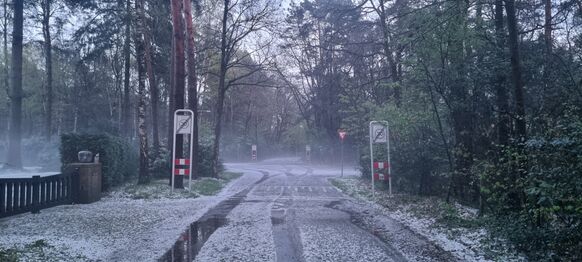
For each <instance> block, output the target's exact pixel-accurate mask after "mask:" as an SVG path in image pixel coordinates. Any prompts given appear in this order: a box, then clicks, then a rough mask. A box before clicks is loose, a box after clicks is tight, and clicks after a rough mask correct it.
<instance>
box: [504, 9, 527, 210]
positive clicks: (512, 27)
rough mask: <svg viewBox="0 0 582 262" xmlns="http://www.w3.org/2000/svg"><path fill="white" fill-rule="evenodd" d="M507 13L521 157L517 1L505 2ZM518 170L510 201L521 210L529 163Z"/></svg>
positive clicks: (522, 124)
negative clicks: (521, 182)
mask: <svg viewBox="0 0 582 262" xmlns="http://www.w3.org/2000/svg"><path fill="white" fill-rule="evenodd" d="M505 11H506V12H507V30H508V32H509V43H508V44H509V53H510V54H511V59H510V60H511V79H512V82H513V88H514V97H515V111H516V112H515V113H516V114H515V115H516V116H515V127H516V131H515V135H516V140H517V150H518V153H519V155H520V156H524V155H525V153H526V152H525V148H524V142H525V141H526V139H527V130H526V122H525V102H524V91H523V80H522V76H521V64H520V55H519V43H518V41H519V40H518V30H517V18H516V12H515V0H505ZM516 162H517V163H516V167H515V168H516V170H513V171H512V172H511V173H512V175H511V176H512V177H511V182H512V183H513V186H512V192H510V193H509V194H510V199H511V200H512V203H511V204H512V206H513V208H515V209H516V210H519V209H520V208H521V207H522V206H523V201H524V198H525V197H524V196H523V190H522V188H519V187H518V185H519V184H518V179H519V178H523V177H525V176H526V175H527V163H526V161H525V160H523V159H522V158H518V159H517V161H516Z"/></svg>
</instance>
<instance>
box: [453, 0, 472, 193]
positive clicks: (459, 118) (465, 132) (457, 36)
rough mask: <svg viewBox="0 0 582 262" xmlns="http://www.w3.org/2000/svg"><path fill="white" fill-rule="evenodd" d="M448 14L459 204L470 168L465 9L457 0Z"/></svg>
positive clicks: (454, 176) (454, 175)
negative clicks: (450, 17) (451, 17)
mask: <svg viewBox="0 0 582 262" xmlns="http://www.w3.org/2000/svg"><path fill="white" fill-rule="evenodd" d="M452 10H453V12H455V14H454V16H455V18H454V19H452V20H451V25H450V30H451V31H452V36H451V38H450V39H449V49H450V64H451V67H452V70H451V74H452V75H451V80H450V81H451V82H450V88H451V98H452V99H451V101H452V102H451V111H452V112H451V115H452V120H453V132H454V135H455V151H454V152H455V172H454V173H453V177H452V178H453V180H454V187H455V193H456V195H457V196H458V197H459V198H460V199H462V200H467V197H468V195H467V188H468V187H469V178H470V171H471V165H472V164H473V160H472V159H473V143H472V135H473V134H472V133H473V130H472V124H471V117H472V112H471V107H470V106H469V101H470V100H469V99H468V97H469V93H468V88H467V85H468V82H467V79H466V78H467V76H466V74H467V68H466V64H465V63H466V62H465V55H464V51H465V48H464V46H465V43H464V40H465V39H464V38H465V35H466V32H465V31H466V26H467V24H466V18H467V7H466V4H465V2H464V1H463V0H457V1H456V3H455V8H454V9H452Z"/></svg>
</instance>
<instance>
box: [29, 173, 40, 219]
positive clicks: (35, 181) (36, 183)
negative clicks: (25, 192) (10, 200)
mask: <svg viewBox="0 0 582 262" xmlns="http://www.w3.org/2000/svg"><path fill="white" fill-rule="evenodd" d="M39 191H40V176H32V210H31V211H32V213H33V214H38V213H39V212H40V203H39V201H38V198H39V196H40V195H39Z"/></svg>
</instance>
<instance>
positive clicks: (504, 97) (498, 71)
mask: <svg viewBox="0 0 582 262" xmlns="http://www.w3.org/2000/svg"><path fill="white" fill-rule="evenodd" d="M504 23H505V22H504V19H503V0H495V35H496V36H495V38H496V45H497V46H496V48H495V50H496V58H497V60H498V61H497V63H496V64H497V68H495V75H496V76H495V96H496V104H497V110H498V111H499V112H498V115H497V116H498V123H497V143H498V144H499V145H501V146H507V145H509V132H510V128H511V119H510V117H509V104H508V101H509V98H508V94H507V88H506V79H507V75H506V73H505V72H506V69H505V68H504V67H503V64H504V63H503V61H505V52H504V50H505V26H504Z"/></svg>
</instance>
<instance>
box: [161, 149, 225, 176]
mask: <svg viewBox="0 0 582 262" xmlns="http://www.w3.org/2000/svg"><path fill="white" fill-rule="evenodd" d="M171 157H172V155H171V153H170V151H168V150H167V149H166V148H160V151H159V154H158V156H157V157H154V156H152V159H151V160H150V161H151V163H152V166H151V173H152V175H153V176H154V177H157V178H168V177H169V175H170V174H171V173H172V170H171V169H172V160H171ZM223 169H224V168H223V166H222V163H219V172H220V171H222V170H223ZM198 176H199V177H211V176H212V147H211V146H209V145H202V144H201V145H199V146H198Z"/></svg>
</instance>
